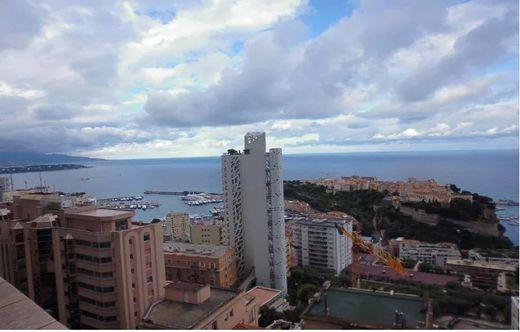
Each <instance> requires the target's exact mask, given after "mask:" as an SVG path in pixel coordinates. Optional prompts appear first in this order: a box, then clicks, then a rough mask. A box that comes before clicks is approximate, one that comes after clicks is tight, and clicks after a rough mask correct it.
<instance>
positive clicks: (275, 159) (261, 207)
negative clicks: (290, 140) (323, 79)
mask: <svg viewBox="0 0 520 332" xmlns="http://www.w3.org/2000/svg"><path fill="white" fill-rule="evenodd" d="M221 160H222V187H223V193H224V195H223V200H224V234H225V235H224V236H225V238H226V244H227V245H230V246H232V247H234V248H235V249H236V255H237V261H238V274H239V277H240V278H241V279H243V278H246V277H247V276H248V275H250V274H251V273H252V272H253V273H254V275H255V277H256V280H257V284H258V285H261V286H265V287H272V288H276V289H279V290H281V291H282V292H283V293H284V294H286V293H287V264H286V244H285V229H284V225H285V223H284V199H283V176H282V150H281V149H270V150H269V152H267V153H266V143H265V133H260V132H253V133H247V134H246V136H245V137H244V151H243V152H240V151H236V150H233V149H230V150H228V153H226V154H224V155H223V156H222V158H221Z"/></svg>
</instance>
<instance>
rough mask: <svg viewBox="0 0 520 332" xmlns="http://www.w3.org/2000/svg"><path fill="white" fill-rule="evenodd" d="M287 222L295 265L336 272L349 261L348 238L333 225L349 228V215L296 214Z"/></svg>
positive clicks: (350, 259)
mask: <svg viewBox="0 0 520 332" xmlns="http://www.w3.org/2000/svg"><path fill="white" fill-rule="evenodd" d="M289 222H290V223H291V226H292V229H293V232H294V234H293V248H294V252H295V254H296V257H297V260H298V266H302V267H308V268H315V269H321V270H332V271H334V272H335V273H336V274H339V273H341V272H342V271H343V270H344V269H345V268H346V267H347V266H348V265H350V264H351V263H352V241H351V240H350V239H349V238H347V237H345V236H343V235H341V234H340V233H339V232H338V229H337V226H336V225H337V224H339V225H341V226H342V227H344V228H345V229H347V230H349V231H352V223H353V218H352V217H350V218H349V219H345V220H327V219H309V218H305V217H299V218H296V219H293V220H291V221H289Z"/></svg>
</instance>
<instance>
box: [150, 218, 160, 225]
mask: <svg viewBox="0 0 520 332" xmlns="http://www.w3.org/2000/svg"><path fill="white" fill-rule="evenodd" d="M160 222H161V219H159V218H153V219H152V224H158V223H160Z"/></svg>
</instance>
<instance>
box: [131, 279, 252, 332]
mask: <svg viewBox="0 0 520 332" xmlns="http://www.w3.org/2000/svg"><path fill="white" fill-rule="evenodd" d="M165 289H166V292H165V297H164V299H162V300H160V301H157V302H156V303H154V304H153V306H151V307H150V310H148V312H147V313H146V315H145V316H144V317H143V320H142V323H141V326H140V327H139V328H142V329H180V330H231V329H233V328H234V327H236V326H241V324H245V325H248V326H252V327H256V326H258V317H259V310H260V308H259V305H258V303H257V300H256V298H255V297H254V296H252V295H250V294H249V293H245V292H241V291H237V290H230V289H223V288H215V287H210V286H209V285H202V284H196V283H186V282H181V281H177V282H175V283H171V284H169V285H167V286H166V287H165Z"/></svg>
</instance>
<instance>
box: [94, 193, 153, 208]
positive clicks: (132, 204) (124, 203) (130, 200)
mask: <svg viewBox="0 0 520 332" xmlns="http://www.w3.org/2000/svg"><path fill="white" fill-rule="evenodd" d="M143 199H144V197H143V196H141V195H136V196H123V197H112V198H103V199H98V200H97V205H98V206H99V207H108V208H112V209H131V210H136V209H139V210H143V211H145V210H147V209H154V208H156V207H158V206H159V203H158V202H155V201H144V200H143Z"/></svg>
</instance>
